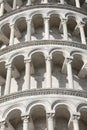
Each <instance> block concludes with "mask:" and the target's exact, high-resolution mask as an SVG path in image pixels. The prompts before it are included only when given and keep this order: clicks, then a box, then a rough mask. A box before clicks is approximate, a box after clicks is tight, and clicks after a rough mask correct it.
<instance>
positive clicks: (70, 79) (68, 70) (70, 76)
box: [66, 58, 74, 89]
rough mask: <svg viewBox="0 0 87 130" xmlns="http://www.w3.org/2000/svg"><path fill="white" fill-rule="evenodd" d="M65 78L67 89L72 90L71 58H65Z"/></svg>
mask: <svg viewBox="0 0 87 130" xmlns="http://www.w3.org/2000/svg"><path fill="white" fill-rule="evenodd" d="M66 60H67V76H68V85H69V89H73V88H74V84H73V75H72V66H71V63H72V58H67V59H66Z"/></svg>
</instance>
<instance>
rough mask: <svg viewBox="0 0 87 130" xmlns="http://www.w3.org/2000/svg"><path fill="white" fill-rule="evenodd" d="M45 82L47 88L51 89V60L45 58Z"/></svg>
mask: <svg viewBox="0 0 87 130" xmlns="http://www.w3.org/2000/svg"><path fill="white" fill-rule="evenodd" d="M46 82H47V88H51V87H52V77H51V58H50V57H47V58H46Z"/></svg>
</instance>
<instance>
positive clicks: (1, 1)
mask: <svg viewBox="0 0 87 130" xmlns="http://www.w3.org/2000/svg"><path fill="white" fill-rule="evenodd" d="M3 14H4V0H0V16H2V15H3Z"/></svg>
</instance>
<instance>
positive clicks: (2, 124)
mask: <svg viewBox="0 0 87 130" xmlns="http://www.w3.org/2000/svg"><path fill="white" fill-rule="evenodd" d="M0 126H1V129H0V130H5V129H6V128H5V122H1V123H0Z"/></svg>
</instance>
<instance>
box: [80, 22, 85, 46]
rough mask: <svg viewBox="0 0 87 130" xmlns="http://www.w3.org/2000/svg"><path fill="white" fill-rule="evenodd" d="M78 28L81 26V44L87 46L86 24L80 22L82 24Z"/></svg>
mask: <svg viewBox="0 0 87 130" xmlns="http://www.w3.org/2000/svg"><path fill="white" fill-rule="evenodd" d="M78 26H79V29H80V36H81V42H82V43H83V44H86V37H85V31H84V26H85V23H83V22H80V23H78Z"/></svg>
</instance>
